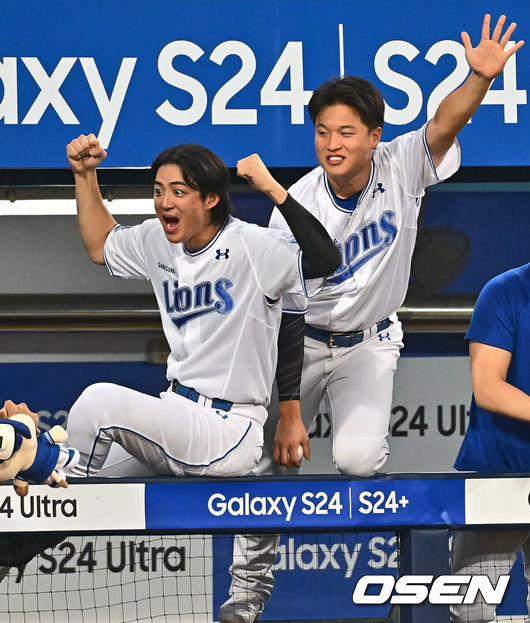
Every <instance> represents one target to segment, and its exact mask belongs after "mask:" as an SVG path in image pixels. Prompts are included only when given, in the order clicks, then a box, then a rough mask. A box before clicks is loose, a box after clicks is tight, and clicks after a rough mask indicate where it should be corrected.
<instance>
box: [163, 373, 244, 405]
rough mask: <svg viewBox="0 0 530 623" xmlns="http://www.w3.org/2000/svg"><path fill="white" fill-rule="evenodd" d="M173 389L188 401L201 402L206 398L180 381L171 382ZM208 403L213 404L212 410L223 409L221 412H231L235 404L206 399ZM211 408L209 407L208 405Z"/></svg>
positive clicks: (227, 401)
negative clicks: (201, 399) (200, 400)
mask: <svg viewBox="0 0 530 623" xmlns="http://www.w3.org/2000/svg"><path fill="white" fill-rule="evenodd" d="M171 389H172V391H174V392H175V394H178V395H179V396H184V398H187V399H188V400H193V402H199V399H200V398H206V397H205V396H202V394H199V392H198V391H197V390H195V389H193V387H186V386H185V385H181V384H180V383H179V382H178V381H175V380H173V381H171ZM206 400H207V401H210V402H211V405H212V409H221V411H230V409H231V408H232V405H233V404H234V403H233V402H230V400H223V399H222V398H211V399H210V398H206ZM207 406H209V405H207Z"/></svg>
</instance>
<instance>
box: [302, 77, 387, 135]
mask: <svg viewBox="0 0 530 623" xmlns="http://www.w3.org/2000/svg"><path fill="white" fill-rule="evenodd" d="M332 104H345V105H346V106H349V107H350V108H354V109H355V110H356V111H357V113H358V114H359V117H360V118H361V121H362V122H363V123H364V124H365V125H366V126H368V129H369V130H374V129H375V128H378V127H381V128H382V127H383V123H384V120H385V102H384V100H383V96H382V95H381V93H380V92H379V90H378V89H377V88H376V87H375V86H374V85H373V84H372V83H371V82H368V80H364V79H363V78H359V77H358V76H344V77H343V78H335V79H334V80H328V81H327V82H324V84H322V85H321V86H319V87H318V89H316V90H315V91H314V92H313V95H312V96H311V99H310V100H309V104H308V110H309V116H310V117H311V121H312V122H313V124H315V123H316V118H317V117H318V115H319V114H320V112H321V111H322V110H323V109H324V108H326V106H331V105H332Z"/></svg>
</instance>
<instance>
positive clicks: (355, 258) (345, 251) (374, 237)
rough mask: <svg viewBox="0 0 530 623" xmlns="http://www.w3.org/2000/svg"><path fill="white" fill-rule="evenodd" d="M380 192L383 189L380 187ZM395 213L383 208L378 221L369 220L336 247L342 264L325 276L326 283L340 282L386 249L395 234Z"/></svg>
mask: <svg viewBox="0 0 530 623" xmlns="http://www.w3.org/2000/svg"><path fill="white" fill-rule="evenodd" d="M381 192H383V190H382V189H381ZM394 217H395V213H394V212H392V211H391V210H385V212H383V214H382V215H381V217H380V218H379V220H378V221H369V222H368V223H365V224H364V225H363V226H362V227H361V228H360V229H359V230H357V231H356V232H354V233H353V234H352V235H351V236H349V237H348V238H347V239H346V241H345V242H344V247H343V245H342V244H340V243H337V247H338V248H339V249H340V252H341V253H342V264H341V265H340V266H339V267H338V268H337V270H336V271H335V272H334V273H333V275H331V276H330V277H328V278H327V280H326V281H327V283H342V282H343V281H346V279H350V277H353V275H354V273H355V272H356V271H357V270H359V268H361V266H363V265H364V264H366V262H368V261H369V260H371V259H372V258H373V257H374V256H376V255H378V254H379V253H381V252H383V251H385V249H388V247H389V246H390V245H391V244H392V243H393V242H394V240H395V238H396V235H397V231H398V230H397V227H396V224H395V221H394Z"/></svg>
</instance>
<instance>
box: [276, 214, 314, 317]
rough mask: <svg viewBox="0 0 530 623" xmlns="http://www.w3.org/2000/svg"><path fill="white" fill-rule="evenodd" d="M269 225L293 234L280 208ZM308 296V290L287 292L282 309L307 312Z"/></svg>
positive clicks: (301, 312)
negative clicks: (304, 291) (302, 292)
mask: <svg viewBox="0 0 530 623" xmlns="http://www.w3.org/2000/svg"><path fill="white" fill-rule="evenodd" d="M269 227H270V228H272V229H279V230H281V231H284V232H287V233H288V234H291V230H290V228H289V225H287V221H286V220H285V218H284V217H283V215H282V213H281V212H280V211H279V210H278V208H274V210H273V211H272V214H271V218H270V221H269ZM291 235H292V234H291ZM319 290H320V288H317V291H319ZM315 293H316V292H310V293H309V294H311V295H312V294H315ZM307 298H308V297H307V292H306V293H304V294H295V293H293V292H287V293H285V294H284V295H283V297H282V311H283V312H284V313H286V314H305V312H306V311H307Z"/></svg>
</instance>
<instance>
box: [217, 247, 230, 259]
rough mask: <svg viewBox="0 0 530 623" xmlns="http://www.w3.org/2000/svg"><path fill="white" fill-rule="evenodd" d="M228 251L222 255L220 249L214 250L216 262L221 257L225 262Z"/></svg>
mask: <svg viewBox="0 0 530 623" xmlns="http://www.w3.org/2000/svg"><path fill="white" fill-rule="evenodd" d="M229 251H230V249H227V250H226V251H225V252H224V253H222V252H221V249H216V250H215V259H216V260H220V259H221V256H223V257H224V258H225V260H227V259H228V252H229Z"/></svg>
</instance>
